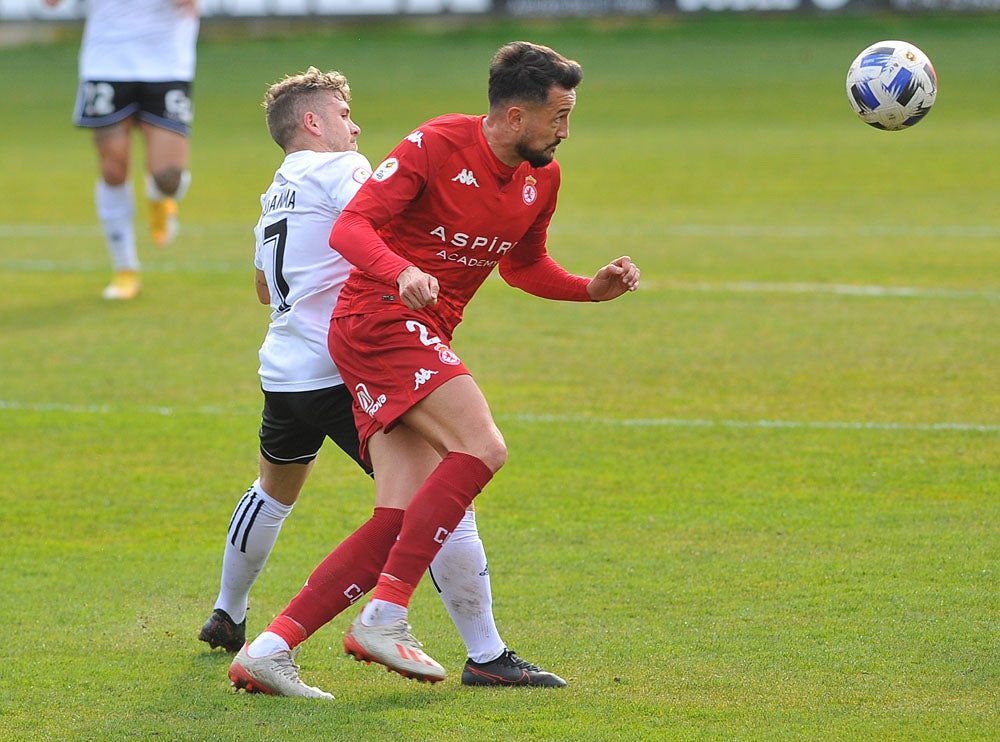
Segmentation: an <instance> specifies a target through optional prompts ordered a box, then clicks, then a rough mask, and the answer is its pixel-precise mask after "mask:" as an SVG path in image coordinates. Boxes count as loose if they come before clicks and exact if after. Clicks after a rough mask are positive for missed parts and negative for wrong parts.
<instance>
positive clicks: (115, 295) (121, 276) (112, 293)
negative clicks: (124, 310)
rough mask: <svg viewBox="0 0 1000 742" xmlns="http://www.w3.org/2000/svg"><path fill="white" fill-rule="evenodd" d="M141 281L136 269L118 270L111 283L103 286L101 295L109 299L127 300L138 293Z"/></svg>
mask: <svg viewBox="0 0 1000 742" xmlns="http://www.w3.org/2000/svg"><path fill="white" fill-rule="evenodd" d="M141 287H142V281H141V280H140V279H139V274H138V273H137V272H136V271H118V272H117V273H115V275H114V277H112V279H111V283H109V284H108V285H107V286H105V287H104V291H102V292H101V296H103V297H104V298H105V299H108V300H109V301H127V300H129V299H134V298H135V297H136V296H138V295H139V289H140V288H141Z"/></svg>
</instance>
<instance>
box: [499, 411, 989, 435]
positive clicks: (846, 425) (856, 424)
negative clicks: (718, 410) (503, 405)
mask: <svg viewBox="0 0 1000 742" xmlns="http://www.w3.org/2000/svg"><path fill="white" fill-rule="evenodd" d="M497 417H500V418H502V417H503V416H501V415H498V416H497ZM506 419H508V420H512V421H515V422H528V423H573V424H586V425H594V424H597V425H608V426H614V427H627V428H744V429H746V428H763V429H771V428H788V429H792V430H803V429H814V430H896V431H914V432H937V431H960V432H972V433H1000V425H990V424H981V423H956V422H949V423H900V422H860V421H846V420H725V419H723V420H711V419H702V418H674V417H650V418H615V417H583V416H577V415H507V416H506Z"/></svg>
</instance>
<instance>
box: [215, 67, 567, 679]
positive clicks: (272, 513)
mask: <svg viewBox="0 0 1000 742" xmlns="http://www.w3.org/2000/svg"><path fill="white" fill-rule="evenodd" d="M349 100H350V87H349V85H348V83H347V80H346V79H345V78H344V77H343V76H342V75H340V74H339V73H336V72H329V73H321V72H320V71H319V70H317V69H315V68H312V67H311V68H309V70H308V71H307V72H305V73H303V74H300V75H294V76H289V77H286V78H284V79H283V80H281V81H279V82H277V83H275V84H274V85H272V86H271V88H270V89H269V90H268V93H267V96H266V97H265V101H264V103H265V108H266V110H267V123H268V129H269V130H270V132H271V136H272V137H273V138H274V140H275V142H277V143H278V145H279V146H280V147H281V148H282V149H283V151H284V152H285V159H284V161H283V162H282V164H281V166H280V167H279V168H278V170H277V172H276V173H275V175H274V179H273V181H272V183H271V185H270V187H269V188H268V189H267V191H266V192H265V193H264V194H263V195H262V196H261V217H260V220H259V221H258V222H257V225H256V227H255V228H254V235H255V241H256V248H255V256H254V264H255V266H256V283H257V295H258V299H259V300H260V301H261V302H262V303H264V304H269V305H270V307H271V322H270V325H269V327H268V331H267V335H266V337H265V339H264V342H263V344H262V345H261V348H260V354H259V355H260V370H259V373H260V380H261V387H262V389H263V392H264V409H263V412H262V415H261V427H260V434H259V435H260V459H259V462H260V476H259V477H258V478H257V480H256V481H255V482H254V483H253V484H252V485H251V486H250V488H249V489H248V490H247V492H246V494H245V495H244V496H243V498H242V499H241V500H240V502H239V503H238V505H237V507H236V510H235V512H234V513H233V516H232V519H231V521H230V526H229V531H228V534H227V541H226V546H225V552H224V556H223V569H222V580H221V588H220V591H219V595H218V598H217V599H216V602H215V609H214V611H213V613H212V615H211V616H210V617H209V619H208V620H207V621H206V622H205V624H204V626H203V627H202V629H201V633H200V634H199V637H198V638H199V639H200V640H202V641H204V642H207V643H208V644H209V646H211V647H212V648H213V649H214V648H216V647H223V648H225V649H226V650H228V651H231V652H236V651H238V650H239V651H240V654H239V656H238V657H237V660H235V661H234V663H233V665H232V666H231V668H230V678H231V679H232V681H233V683H234V684H235V685H236V686H237V687H238V688H243V689H245V690H247V691H248V692H263V693H272V694H277V695H295V696H303V695H305V696H311V697H321V698H326V697H328V695H329V694H326V693H323V692H322V691H319V690H318V689H315V688H312V687H310V686H307V685H305V684H304V683H302V682H301V681H300V680H299V679H298V674H297V671H296V670H295V665H294V663H293V662H292V657H291V653H290V652H288V651H281V650H280V648H278V649H277V650H275V651H273V652H271V651H265V652H264V654H263V655H262V656H260V655H257V656H250V654H248V652H247V647H246V646H244V643H245V637H246V612H247V603H248V596H249V592H250V589H251V588H252V586H253V584H254V582H255V580H256V578H257V576H258V575H259V574H260V571H261V570H262V569H263V567H264V564H265V563H266V561H267V559H268V556H269V555H270V553H271V550H272V548H273V547H274V544H275V542H276V540H277V537H278V534H279V532H280V530H281V526H282V524H283V522H284V520H285V518H287V517H288V515H289V513H290V512H291V510H292V506H293V505H294V503H295V502H296V500H297V499H298V496H299V493H300V492H301V490H302V487H303V486H304V484H305V482H306V479H307V477H308V475H309V472H310V471H311V469H312V466H313V464H314V462H315V459H316V456H317V455H318V453H319V450H320V448H321V447H322V445H323V442H324V440H325V438H327V437H329V438H330V439H331V440H333V441H334V442H335V443H336V444H337V445H338V446H339V447H340V448H341V449H343V450H344V451H345V452H346V453H347V454H348V455H350V456H351V457H352V458H353V459H354V460H355V461H356V462H357V463H358V464H359V466H361V467H362V468H363V469H364V471H365V472H366V473H367V474H369V475H371V469H370V468H369V467H368V466H367V465H365V464H364V463H362V461H361V459H360V456H359V451H358V448H359V446H358V435H357V429H356V427H355V422H354V416H353V411H352V402H353V400H352V396H351V393H350V391H349V390H348V389H347V388H346V387H345V386H344V384H343V381H342V380H341V378H340V373H339V372H338V370H337V367H336V365H335V363H334V361H333V359H332V358H331V357H330V353H329V350H328V349H327V332H328V329H329V324H330V315H331V313H332V310H333V306H334V304H335V303H336V301H337V297H338V295H339V293H340V287H341V286H342V285H343V283H344V281H345V280H346V279H347V275H348V273H349V272H350V270H351V265H350V264H349V263H348V262H347V261H346V260H345V259H344V258H342V257H341V256H340V255H339V254H338V253H337V252H335V251H333V250H332V249H331V248H330V247H329V235H330V229H331V227H332V225H333V223H334V221H335V220H336V219H337V217H338V216H339V215H340V212H341V210H342V209H343V208H344V207H345V206H346V205H347V203H348V202H349V201H350V200H351V198H352V197H353V196H354V194H355V193H356V192H357V190H358V189H359V188H360V187H361V185H362V183H364V182H365V181H366V180H367V179H368V177H369V175H370V174H371V166H370V164H369V162H368V160H367V159H366V158H365V157H364V156H362V155H360V154H358V152H357V136H358V134H359V133H360V128H359V127H358V126H357V125H356V124H354V122H353V121H352V120H351V118H350V107H349V106H348V101H349ZM376 521H377V523H376V526H377V528H376V530H378V531H379V536H378V537H379V538H393V539H394V538H395V534H396V531H393V530H392V529H393V527H394V526H393V524H395V527H397V528H398V523H401V521H402V511H399V510H395V509H393V508H388V507H381V506H380V504H379V503H378V502H376V507H375V514H374V515H373V518H372V521H371V522H372V523H375V522H376ZM355 546H356V548H357V549H358V550H359V551H358V554H363V552H364V551H365V549H366V545H365V544H364V543H363V542H362V541H357V542H356V544H355ZM359 558H360V557H359ZM430 574H431V577H432V579H433V580H434V583H435V585H436V586H437V588H438V591H439V592H440V594H441V598H442V600H443V601H444V603H445V606H446V607H447V609H448V612H449V614H450V615H451V617H452V620H453V621H454V622H455V625H456V627H457V628H458V630H459V633H460V634H461V636H462V639H463V641H464V642H465V644H466V648H467V650H468V654H469V660H468V663H467V665H466V668H465V671H464V672H463V682H464V683H466V684H468V685H565V682H564V681H563V680H562V679H561V678H558V676H556V675H553V674H552V673H547V672H545V671H543V670H541V669H540V668H538V667H537V666H535V665H532V664H531V663H528V662H525V661H524V660H521V659H520V658H518V657H517V656H516V655H514V653H513V652H509V651H508V650H507V648H506V646H505V645H504V642H503V640H502V639H501V637H500V635H499V633H498V631H497V628H496V624H495V621H494V618H493V613H492V593H491V589H490V579H489V570H488V568H487V564H486V554H485V551H484V549H483V545H482V541H481V540H480V538H479V532H478V528H477V526H476V521H475V515H474V513H473V512H472V511H471V510H470V511H469V512H468V513H467V514H466V517H465V519H464V520H463V521H462V524H461V525H460V527H459V528H458V529H456V531H455V532H454V534H453V535H452V536H451V538H450V539H449V540H448V542H447V544H446V545H445V547H444V548H442V550H441V552H440V554H439V556H438V559H436V560H435V561H434V563H433V564H432V565H431V571H430ZM372 584H374V578H373V581H372ZM318 587H319V586H317V588H318ZM368 589H370V586H358V590H359V592H358V593H357V594H353V595H334V596H330V599H331V600H344V601H347V604H349V603H351V602H354V601H355V600H357V599H359V598H360V597H361V596H362V595H363V594H364V591H366V590H368ZM470 606H471V607H473V609H472V610H470ZM268 636H269V635H268V632H265V633H264V634H263V635H262V637H263V638H264V644H265V645H266V643H267V640H268V639H267V637H268ZM258 641H260V639H258ZM255 643H256V642H255Z"/></svg>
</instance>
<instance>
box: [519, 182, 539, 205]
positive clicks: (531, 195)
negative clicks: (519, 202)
mask: <svg viewBox="0 0 1000 742" xmlns="http://www.w3.org/2000/svg"><path fill="white" fill-rule="evenodd" d="M536 183H538V181H537V180H535V179H534V178H533V177H532V176H530V175H529V176H528V177H526V178H525V179H524V188H522V189H521V198H522V199H524V203H526V204H527V205H528V206H531V204H533V203H535V199H536V198H538V189H537V188H535V184H536Z"/></svg>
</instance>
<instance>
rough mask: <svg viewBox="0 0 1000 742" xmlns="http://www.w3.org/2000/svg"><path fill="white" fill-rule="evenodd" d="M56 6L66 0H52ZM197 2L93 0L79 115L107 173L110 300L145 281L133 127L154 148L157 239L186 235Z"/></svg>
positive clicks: (149, 157) (103, 176)
mask: <svg viewBox="0 0 1000 742" xmlns="http://www.w3.org/2000/svg"><path fill="white" fill-rule="evenodd" d="M45 2H46V4H47V5H49V6H55V5H58V4H59V2H61V0H45ZM198 27H199V19H198V5H197V0H88V2H87V20H86V22H85V24H84V29H83V41H82V44H81V46H80V59H79V73H80V87H79V90H78V92H77V98H76V105H75V107H74V111H73V121H74V123H75V124H77V126H81V127H85V128H89V129H91V130H92V131H93V139H94V146H95V148H96V150H97V160H98V168H99V171H100V177H99V178H98V180H97V185H96V189H95V194H94V198H95V201H96V206H97V216H98V219H99V220H100V222H101V227H102V230H103V232H104V239H105V242H106V244H107V248H108V253H109V254H110V256H111V265H112V268H113V271H114V273H113V276H112V279H111V283H110V284H109V285H108V286H107V288H105V289H104V292H103V294H102V295H103V296H104V298H105V299H111V300H122V299H133V298H135V296H136V295H138V293H139V290H140V288H141V281H140V277H139V272H140V268H141V266H140V262H139V255H138V250H137V249H136V236H135V227H134V225H133V222H134V218H135V202H134V200H135V199H134V196H133V192H132V186H131V183H130V181H129V165H130V162H129V161H130V157H131V140H132V130H133V128H138V129H139V131H140V132H141V133H142V136H143V140H144V142H145V148H146V163H145V170H146V175H145V191H146V196H147V198H148V199H149V220H150V231H151V234H152V239H153V242H155V243H156V244H157V245H159V246H161V247H165V246H167V245H169V244H170V243H171V242H172V241H173V240H174V237H175V235H176V233H177V202H178V201H179V200H180V199H181V198H182V197H183V196H184V193H185V192H186V191H187V188H188V185H189V183H190V182H191V174H190V172H189V171H188V153H189V144H188V137H189V136H190V133H191V122H192V118H193V108H192V104H191V85H192V82H193V80H194V71H195V46H196V43H197V39H198Z"/></svg>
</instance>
